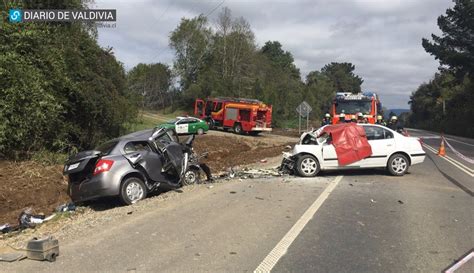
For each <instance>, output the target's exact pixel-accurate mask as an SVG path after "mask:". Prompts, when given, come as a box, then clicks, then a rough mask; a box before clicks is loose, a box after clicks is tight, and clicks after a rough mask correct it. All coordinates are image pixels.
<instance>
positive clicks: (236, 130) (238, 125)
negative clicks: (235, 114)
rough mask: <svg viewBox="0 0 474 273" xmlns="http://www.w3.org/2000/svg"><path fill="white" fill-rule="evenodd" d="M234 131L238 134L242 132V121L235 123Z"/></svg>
mask: <svg viewBox="0 0 474 273" xmlns="http://www.w3.org/2000/svg"><path fill="white" fill-rule="evenodd" d="M234 133H236V134H238V135H241V134H242V125H240V123H237V124H235V125H234Z"/></svg>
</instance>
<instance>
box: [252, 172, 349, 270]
mask: <svg viewBox="0 0 474 273" xmlns="http://www.w3.org/2000/svg"><path fill="white" fill-rule="evenodd" d="M343 177H344V176H342V175H340V176H338V177H336V178H335V179H334V180H333V181H332V182H331V183H329V185H328V186H327V187H326V189H324V191H323V192H322V193H321V195H319V197H318V198H317V199H316V200H315V201H314V203H313V204H312V205H311V206H310V207H309V208H308V209H307V210H306V211H305V212H304V213H303V215H302V216H301V217H300V219H298V221H296V223H295V224H294V225H293V227H292V228H291V229H290V230H289V231H288V232H287V233H286V235H285V236H284V237H283V238H282V239H281V240H280V242H279V243H278V244H277V245H276V246H275V247H274V248H273V249H272V251H270V253H269V254H268V255H267V257H265V259H263V261H262V262H261V263H260V265H259V266H258V267H257V268H256V269H255V271H254V272H256V273H260V272H262V273H263V272H270V271H271V270H272V269H273V267H274V266H275V265H276V263H277V262H278V261H279V260H280V258H281V257H283V255H285V253H286V252H287V251H288V248H289V247H290V245H291V244H292V243H293V241H294V240H295V239H296V237H298V235H299V234H300V233H301V231H302V230H303V228H304V227H305V226H306V224H308V222H309V220H311V219H312V218H313V216H314V214H315V213H316V212H317V211H318V209H319V208H320V207H321V205H322V204H323V203H324V201H325V200H326V199H327V198H328V197H329V195H330V194H331V192H332V191H333V190H334V188H336V186H337V184H339V182H340V181H341V180H342V178H343Z"/></svg>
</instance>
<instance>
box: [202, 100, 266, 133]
mask: <svg viewBox="0 0 474 273" xmlns="http://www.w3.org/2000/svg"><path fill="white" fill-rule="evenodd" d="M194 115H195V116H196V117H198V118H200V119H203V120H205V121H207V122H208V124H209V129H215V128H222V129H224V130H225V131H227V130H228V129H232V130H233V131H234V133H236V134H245V133H248V134H250V135H258V134H259V133H261V132H264V131H266V132H268V131H271V130H272V127H271V122H272V106H271V105H267V104H265V103H263V102H261V101H259V100H255V99H243V98H223V97H219V98H207V99H206V100H203V99H196V101H195V104H194Z"/></svg>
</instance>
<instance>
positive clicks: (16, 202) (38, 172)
mask: <svg viewBox="0 0 474 273" xmlns="http://www.w3.org/2000/svg"><path fill="white" fill-rule="evenodd" d="M286 145H287V143H283V142H282V140H281V139H278V138H275V137H273V138H271V137H245V136H237V135H233V134H224V135H219V134H218V133H217V135H216V134H212V133H210V134H207V135H202V136H197V137H196V140H195V144H194V147H195V149H196V151H197V152H198V153H202V152H205V151H208V152H209V157H208V158H207V159H204V160H203V162H206V163H207V164H208V165H209V166H210V168H211V170H212V172H213V173H218V172H219V171H223V170H225V169H227V168H229V167H233V166H237V165H246V164H250V163H255V162H258V161H259V160H261V159H264V158H269V157H273V156H277V155H279V154H281V151H282V149H283V147H285V146H286ZM62 168H63V166H62V165H55V166H43V165H42V164H39V163H38V162H35V161H24V162H13V161H0V225H3V224H4V223H10V224H16V223H17V218H18V216H19V214H20V212H21V211H22V210H23V209H25V208H27V207H31V208H32V209H33V211H34V213H38V214H39V213H44V214H46V215H48V214H50V213H51V212H52V211H53V210H54V209H55V208H56V207H57V206H58V205H59V204H62V203H66V202H68V201H70V199H69V197H68V196H67V194H66V191H67V180H66V178H65V177H63V176H62Z"/></svg>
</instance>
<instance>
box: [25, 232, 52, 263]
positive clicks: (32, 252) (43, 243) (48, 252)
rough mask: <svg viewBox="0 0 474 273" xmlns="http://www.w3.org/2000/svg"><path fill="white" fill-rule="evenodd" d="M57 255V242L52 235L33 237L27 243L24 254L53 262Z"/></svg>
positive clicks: (31, 257) (35, 258) (29, 257)
mask: <svg viewBox="0 0 474 273" xmlns="http://www.w3.org/2000/svg"><path fill="white" fill-rule="evenodd" d="M58 255H59V242H58V240H57V239H54V238H53V237H52V236H49V237H47V238H43V239H38V238H33V239H32V240H30V241H29V242H28V244H27V249H26V256H27V257H28V259H32V260H38V261H44V260H48V261H50V262H54V261H56V257H57V256H58Z"/></svg>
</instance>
